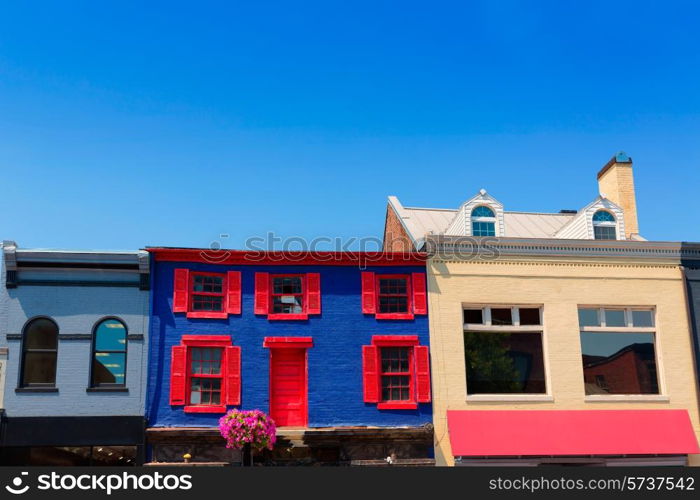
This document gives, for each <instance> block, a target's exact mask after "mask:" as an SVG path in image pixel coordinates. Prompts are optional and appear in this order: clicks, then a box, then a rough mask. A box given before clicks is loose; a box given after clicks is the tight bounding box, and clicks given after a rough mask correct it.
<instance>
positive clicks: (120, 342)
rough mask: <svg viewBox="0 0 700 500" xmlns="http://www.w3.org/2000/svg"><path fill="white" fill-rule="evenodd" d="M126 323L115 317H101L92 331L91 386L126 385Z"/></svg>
mask: <svg viewBox="0 0 700 500" xmlns="http://www.w3.org/2000/svg"><path fill="white" fill-rule="evenodd" d="M126 340H127V332H126V325H124V323H122V322H121V321H119V320H118V319H116V318H107V319H103V320H102V321H100V322H99V323H97V325H95V329H94V332H93V340H92V375H91V383H90V385H91V386H92V387H124V386H125V385H126Z"/></svg>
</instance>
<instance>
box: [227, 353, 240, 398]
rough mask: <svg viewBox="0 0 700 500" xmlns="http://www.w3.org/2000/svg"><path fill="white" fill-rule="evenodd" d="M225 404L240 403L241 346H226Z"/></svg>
mask: <svg viewBox="0 0 700 500" xmlns="http://www.w3.org/2000/svg"><path fill="white" fill-rule="evenodd" d="M226 404H227V405H240V404H241V348H240V347H238V346H228V347H226Z"/></svg>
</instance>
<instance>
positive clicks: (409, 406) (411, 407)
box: [377, 402, 418, 410]
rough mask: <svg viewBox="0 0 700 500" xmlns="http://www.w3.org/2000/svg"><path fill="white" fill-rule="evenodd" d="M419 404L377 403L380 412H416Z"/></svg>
mask: <svg viewBox="0 0 700 500" xmlns="http://www.w3.org/2000/svg"><path fill="white" fill-rule="evenodd" d="M417 408H418V403H398V402H397V403H377V409H378V410H415V409H417Z"/></svg>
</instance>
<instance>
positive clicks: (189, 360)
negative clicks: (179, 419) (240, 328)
mask: <svg viewBox="0 0 700 500" xmlns="http://www.w3.org/2000/svg"><path fill="white" fill-rule="evenodd" d="M240 402H241V348H240V347H238V346H232V345H231V337H229V336H227V335H183V337H182V339H181V342H180V345H176V346H173V347H172V350H171V366H170V405H171V406H184V411H185V413H225V412H226V406H227V405H234V406H235V405H240Z"/></svg>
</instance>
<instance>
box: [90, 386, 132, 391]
mask: <svg viewBox="0 0 700 500" xmlns="http://www.w3.org/2000/svg"><path fill="white" fill-rule="evenodd" d="M85 392H129V389H128V388H127V387H88V388H87V389H85Z"/></svg>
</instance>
